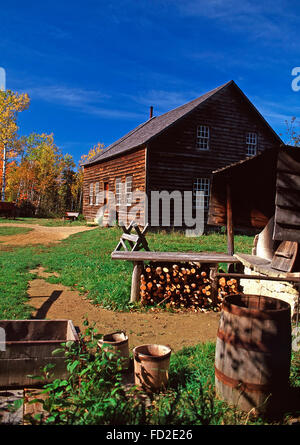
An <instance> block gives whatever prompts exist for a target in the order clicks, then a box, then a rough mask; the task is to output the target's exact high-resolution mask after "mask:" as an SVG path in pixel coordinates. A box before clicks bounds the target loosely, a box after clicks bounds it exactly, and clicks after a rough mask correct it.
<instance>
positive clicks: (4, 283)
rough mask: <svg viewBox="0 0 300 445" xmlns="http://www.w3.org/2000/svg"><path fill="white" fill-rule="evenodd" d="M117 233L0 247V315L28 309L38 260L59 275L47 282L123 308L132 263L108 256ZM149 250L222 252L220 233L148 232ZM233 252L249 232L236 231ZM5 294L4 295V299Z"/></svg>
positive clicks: (242, 248) (246, 245)
mask: <svg viewBox="0 0 300 445" xmlns="http://www.w3.org/2000/svg"><path fill="white" fill-rule="evenodd" d="M120 235H121V230H120V229H118V228H109V229H108V228H99V227H97V228H96V229H94V230H91V231H88V232H83V233H79V234H75V235H72V236H71V237H69V238H68V239H66V240H64V241H62V242H61V243H59V244H57V245H54V246H51V247H46V246H35V247H22V248H12V249H11V250H10V251H8V249H6V250H5V251H1V250H0V266H1V270H0V285H1V290H2V295H5V296H6V297H5V299H4V298H2V299H0V318H25V317H27V316H28V315H29V309H28V307H27V306H24V301H25V300H24V299H26V289H27V284H28V280H29V278H30V276H29V274H28V271H29V270H30V269H32V268H34V267H37V266H38V265H41V266H43V267H45V268H46V270H47V271H49V272H57V273H58V274H59V277H51V278H49V281H51V282H53V283H62V284H63V285H65V286H69V287H72V288H75V289H77V290H79V291H81V292H88V293H89V298H90V299H91V300H92V301H93V302H94V303H97V304H100V305H101V306H103V307H105V308H107V309H112V310H128V309H129V304H128V301H129V295H130V286H131V272H132V264H131V263H129V262H127V261H117V260H115V261H112V260H111V257H110V255H111V252H112V251H113V250H114V248H115V246H116V245H117V243H118V240H119V238H120ZM147 239H148V242H149V246H150V249H151V250H160V251H198V252H199V251H217V252H225V251H226V236H225V235H222V234H210V235H204V236H201V237H199V238H187V237H185V236H184V235H183V234H178V233H176V232H174V233H169V234H166V233H163V232H160V233H148V235H147ZM235 246H236V251H239V252H246V253H247V252H250V250H251V246H252V237H248V236H237V237H236V239H235ZM6 298H7V299H6Z"/></svg>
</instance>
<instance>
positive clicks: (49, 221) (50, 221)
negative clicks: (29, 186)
mask: <svg viewBox="0 0 300 445" xmlns="http://www.w3.org/2000/svg"><path fill="white" fill-rule="evenodd" d="M3 223H9V224H39V225H40V226H46V227H61V226H86V225H87V222H86V221H85V220H84V219H79V220H76V221H68V220H66V221H64V220H63V218H25V217H24V218H15V219H9V218H0V226H1V224H3Z"/></svg>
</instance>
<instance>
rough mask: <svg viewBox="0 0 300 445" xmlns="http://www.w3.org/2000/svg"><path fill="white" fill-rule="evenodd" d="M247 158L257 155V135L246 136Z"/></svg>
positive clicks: (249, 134)
mask: <svg viewBox="0 0 300 445" xmlns="http://www.w3.org/2000/svg"><path fill="white" fill-rule="evenodd" d="M246 145H247V156H254V155H256V153H257V134H256V133H247V134H246Z"/></svg>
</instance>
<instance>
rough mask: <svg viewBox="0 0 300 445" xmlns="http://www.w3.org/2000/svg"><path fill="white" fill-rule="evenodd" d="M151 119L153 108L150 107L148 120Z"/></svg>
mask: <svg viewBox="0 0 300 445" xmlns="http://www.w3.org/2000/svg"><path fill="white" fill-rule="evenodd" d="M152 117H153V107H150V118H149V119H151V118H152Z"/></svg>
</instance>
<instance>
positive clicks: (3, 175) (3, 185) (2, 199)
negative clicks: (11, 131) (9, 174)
mask: <svg viewBox="0 0 300 445" xmlns="http://www.w3.org/2000/svg"><path fill="white" fill-rule="evenodd" d="M5 182H6V147H5V144H4V148H3V170H2V191H1V201H5Z"/></svg>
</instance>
